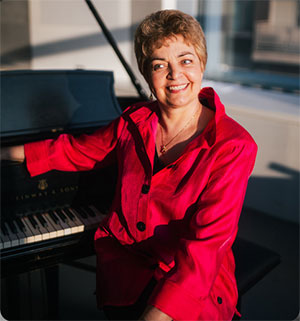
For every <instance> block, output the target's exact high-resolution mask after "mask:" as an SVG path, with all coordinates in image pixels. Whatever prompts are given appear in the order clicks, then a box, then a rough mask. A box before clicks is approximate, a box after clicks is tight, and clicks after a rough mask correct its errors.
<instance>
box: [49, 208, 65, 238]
mask: <svg viewBox="0 0 300 321" xmlns="http://www.w3.org/2000/svg"><path fill="white" fill-rule="evenodd" d="M52 215H54V213H53V212H49V213H45V217H46V218H47V219H49V220H50V221H51V224H52V225H53V227H54V229H55V230H56V232H57V237H61V236H64V235H65V232H64V229H63V227H62V226H61V225H60V224H59V220H58V218H57V217H56V215H54V217H55V218H56V220H57V222H56V221H55V220H54V219H53V217H52Z"/></svg>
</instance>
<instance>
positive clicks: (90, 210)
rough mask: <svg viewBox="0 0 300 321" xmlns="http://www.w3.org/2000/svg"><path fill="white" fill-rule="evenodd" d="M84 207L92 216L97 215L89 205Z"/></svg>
mask: <svg viewBox="0 0 300 321" xmlns="http://www.w3.org/2000/svg"><path fill="white" fill-rule="evenodd" d="M84 209H85V211H86V213H87V214H88V215H89V216H91V217H95V216H96V214H95V213H94V211H93V210H92V209H91V208H89V207H88V206H87V207H85V208H84Z"/></svg>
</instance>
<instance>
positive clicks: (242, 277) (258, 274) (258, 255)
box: [232, 237, 281, 320]
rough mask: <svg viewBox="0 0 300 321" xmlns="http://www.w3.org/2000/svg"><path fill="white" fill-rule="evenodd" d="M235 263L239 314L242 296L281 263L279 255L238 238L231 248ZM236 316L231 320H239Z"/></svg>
mask: <svg viewBox="0 0 300 321" xmlns="http://www.w3.org/2000/svg"><path fill="white" fill-rule="evenodd" d="M232 250H233V253H234V257H235V261H236V271H235V275H236V280H237V286H238V292H239V300H238V304H237V310H238V311H239V312H241V301H242V296H243V295H244V294H245V293H246V292H247V291H248V290H249V289H251V288H252V287H253V286H254V285H255V284H257V283H258V282H259V281H260V280H261V279H262V278H264V277H265V276H266V275H267V274H268V273H269V272H271V271H272V270H273V269H274V268H275V267H276V266H277V265H278V264H279V263H280V261H281V259H280V255H279V254H278V253H276V252H273V251H271V250H269V249H267V248H265V247H262V246H260V245H257V244H255V243H252V242H250V241H246V240H244V239H241V238H240V237H238V238H237V239H236V241H235V242H234V244H233V247H232ZM239 319H240V318H239V317H238V316H237V315H236V316H235V317H234V319H233V320H239Z"/></svg>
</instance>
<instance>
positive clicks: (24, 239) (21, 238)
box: [12, 221, 27, 245]
mask: <svg viewBox="0 0 300 321" xmlns="http://www.w3.org/2000/svg"><path fill="white" fill-rule="evenodd" d="M12 224H14V226H15V228H16V230H17V232H16V235H17V238H18V239H19V244H20V245H23V244H26V243H27V237H26V235H25V234H24V233H23V232H22V231H21V230H20V228H19V226H18V224H17V222H16V221H13V222H12Z"/></svg>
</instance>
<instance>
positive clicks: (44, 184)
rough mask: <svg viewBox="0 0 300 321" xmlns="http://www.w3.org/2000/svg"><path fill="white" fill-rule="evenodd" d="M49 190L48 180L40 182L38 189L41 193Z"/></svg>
mask: <svg viewBox="0 0 300 321" xmlns="http://www.w3.org/2000/svg"><path fill="white" fill-rule="evenodd" d="M47 188H48V183H47V180H46V179H41V180H39V183H38V189H39V190H41V191H44V190H45V189H47Z"/></svg>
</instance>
